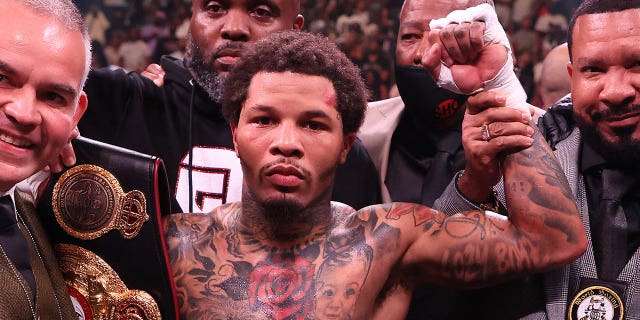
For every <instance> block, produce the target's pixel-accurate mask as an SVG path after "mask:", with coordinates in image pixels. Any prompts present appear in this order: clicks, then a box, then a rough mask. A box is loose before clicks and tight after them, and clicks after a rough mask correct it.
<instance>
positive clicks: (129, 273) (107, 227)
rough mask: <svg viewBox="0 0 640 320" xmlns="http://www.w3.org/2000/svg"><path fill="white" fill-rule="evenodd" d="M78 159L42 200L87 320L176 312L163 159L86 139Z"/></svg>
mask: <svg viewBox="0 0 640 320" xmlns="http://www.w3.org/2000/svg"><path fill="white" fill-rule="evenodd" d="M73 148H74V151H75V153H76V158H77V161H76V165H75V166H74V167H71V168H68V169H67V170H66V171H64V172H62V173H60V174H55V175H53V176H52V177H51V179H50V181H49V184H48V185H47V188H46V190H45V192H44V193H43V195H42V198H41V199H40V200H39V202H38V214H39V218H40V221H41V222H42V225H43V226H44V228H45V230H46V231H47V232H48V234H49V237H50V238H51V240H52V242H53V244H54V248H55V250H56V257H57V259H58V262H59V264H60V268H61V270H62V272H63V275H64V278H65V282H66V283H67V287H68V289H69V293H70V295H71V297H72V298H71V300H72V302H73V303H74V307H75V308H76V311H77V312H78V313H82V314H83V315H84V316H85V318H84V319H96V320H98V319H100V320H102V319H104V320H107V319H140V320H159V319H178V313H177V310H178V307H177V299H176V293H175V286H174V283H173V277H172V273H171V270H170V268H169V260H168V254H167V250H166V245H165V243H164V236H163V228H162V215H163V214H169V213H170V212H171V210H170V195H169V194H170V193H169V188H168V184H167V178H166V172H165V169H164V164H163V163H162V160H161V159H159V158H157V157H152V156H148V155H145V154H141V153H137V152H135V151H131V150H128V149H123V148H119V147H116V146H113V145H108V144H104V143H101V142H98V141H94V140H90V139H87V138H82V137H80V138H78V139H76V140H74V141H73Z"/></svg>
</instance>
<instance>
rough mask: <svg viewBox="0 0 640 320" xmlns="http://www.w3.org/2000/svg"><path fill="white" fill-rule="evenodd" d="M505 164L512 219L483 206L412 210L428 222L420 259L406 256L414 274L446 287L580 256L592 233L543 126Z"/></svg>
mask: <svg viewBox="0 0 640 320" xmlns="http://www.w3.org/2000/svg"><path fill="white" fill-rule="evenodd" d="M502 167H503V168H502V169H503V172H504V181H505V196H506V205H507V210H508V215H509V219H507V218H505V217H503V216H500V215H498V214H496V213H493V212H484V211H469V212H463V213H458V214H456V215H453V216H451V217H448V218H446V219H445V218H442V217H440V213H433V212H429V211H428V210H429V209H425V208H415V209H413V211H412V212H411V213H412V215H413V216H414V217H416V216H424V217H425V218H423V220H425V221H427V222H425V223H424V224H423V226H424V230H423V231H424V234H423V235H422V236H421V237H419V238H418V240H417V241H416V243H414V244H412V245H411V248H410V250H409V251H408V256H411V257H415V258H412V259H410V260H409V261H408V262H410V264H408V266H407V267H408V268H409V270H411V272H413V273H417V274H421V275H422V277H421V279H422V280H423V281H430V282H435V283H438V284H441V285H447V286H459V287H479V286H485V285H490V284H494V283H496V282H500V281H505V280H507V279H510V278H513V277H516V276H520V275H523V274H526V273H533V272H542V271H546V270H549V269H552V268H557V267H560V266H562V265H564V264H566V263H568V262H570V261H572V260H573V259H575V258H577V257H578V256H579V255H580V254H582V252H583V251H584V249H585V247H586V236H585V233H584V229H583V227H582V222H581V220H580V217H579V214H578V210H577V207H576V205H575V202H574V199H573V196H572V193H571V189H570V187H569V184H568V183H567V181H566V177H565V176H564V174H563V171H562V169H561V167H560V165H559V163H558V162H557V161H556V160H555V156H554V155H553V153H552V151H551V149H550V148H549V147H548V146H547V144H546V143H545V142H544V139H543V137H542V135H541V134H540V132H538V131H537V130H536V133H535V134H534V143H533V146H531V147H529V148H527V149H525V150H521V151H518V152H514V153H511V154H508V155H506V156H505V158H504V160H503V162H502ZM403 210H404V211H407V210H408V209H407V208H404V209H403ZM419 212H422V214H420V213H419ZM396 214H397V213H396ZM404 214H407V213H404ZM429 215H430V216H431V218H429ZM416 221H419V220H418V219H416ZM416 225H418V224H417V223H416ZM414 255H415V256H414Z"/></svg>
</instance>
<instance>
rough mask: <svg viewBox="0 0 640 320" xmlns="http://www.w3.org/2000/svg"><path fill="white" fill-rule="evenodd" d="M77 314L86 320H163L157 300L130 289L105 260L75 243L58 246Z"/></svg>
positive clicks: (65, 277) (61, 267)
mask: <svg viewBox="0 0 640 320" xmlns="http://www.w3.org/2000/svg"><path fill="white" fill-rule="evenodd" d="M55 251H56V257H57V258H58V264H59V266H60V269H61V270H62V274H63V276H64V280H65V282H66V284H67V287H68V289H69V294H70V295H71V300H72V302H73V304H74V308H75V310H76V313H78V316H79V317H80V318H81V319H86V320H160V319H161V318H162V317H161V315H160V309H159V308H158V304H157V303H156V302H155V300H154V299H153V297H152V296H151V295H149V294H148V293H147V292H145V291H142V290H130V289H128V288H127V286H126V285H125V284H124V282H122V280H121V279H120V277H119V276H118V274H117V273H116V272H115V271H114V270H113V269H112V268H111V266H109V264H108V263H106V262H105V261H104V260H102V258H100V257H99V256H97V255H96V254H94V253H93V252H91V251H89V250H86V249H84V248H82V247H79V246H75V245H71V244H57V245H56V246H55Z"/></svg>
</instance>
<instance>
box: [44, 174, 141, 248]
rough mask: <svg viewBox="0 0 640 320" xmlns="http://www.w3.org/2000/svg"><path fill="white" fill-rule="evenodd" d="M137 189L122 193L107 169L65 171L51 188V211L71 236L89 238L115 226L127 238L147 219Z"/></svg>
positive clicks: (136, 231) (137, 231) (116, 181)
mask: <svg viewBox="0 0 640 320" xmlns="http://www.w3.org/2000/svg"><path fill="white" fill-rule="evenodd" d="M146 208H147V203H146V199H145V197H144V194H143V193H142V192H141V191H139V190H133V191H130V192H127V193H125V192H124V191H123V190H122V187H121V186H120V183H119V182H118V180H117V179H116V177H114V176H113V175H112V174H111V173H110V172H109V171H107V170H105V169H103V168H101V167H98V166H95V165H90V164H83V165H78V166H75V167H73V168H71V169H69V170H67V171H66V172H65V173H64V174H63V175H62V176H61V177H60V179H59V180H58V182H57V183H56V185H55V186H54V188H53V213H54V215H55V217H56V220H57V221H58V224H59V225H60V226H61V227H62V228H63V229H64V230H65V231H66V232H67V233H68V234H69V235H71V236H73V237H76V238H79V239H83V240H92V239H96V238H99V237H101V236H103V235H104V234H105V233H107V232H109V231H111V230H113V229H118V231H120V233H121V234H122V236H123V237H124V238H126V239H132V238H134V237H135V236H137V235H138V233H139V232H140V229H141V228H142V225H143V223H145V222H146V221H148V220H149V215H148V214H147V212H146V210H147V209H146Z"/></svg>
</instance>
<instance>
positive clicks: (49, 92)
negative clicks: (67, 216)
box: [0, 0, 91, 320]
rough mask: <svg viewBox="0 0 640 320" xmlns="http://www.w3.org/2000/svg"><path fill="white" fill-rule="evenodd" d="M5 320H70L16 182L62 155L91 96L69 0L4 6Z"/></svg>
mask: <svg viewBox="0 0 640 320" xmlns="http://www.w3.org/2000/svg"><path fill="white" fill-rule="evenodd" d="M0 7H1V8H2V10H0V21H2V22H3V23H4V26H3V27H2V28H0V251H1V253H0V279H2V280H1V281H0V283H1V286H2V292H1V293H0V319H41V318H42V319H45V318H46V319H61V320H64V319H73V318H74V317H77V315H76V313H75V312H74V308H73V305H72V303H71V299H70V298H69V293H68V291H67V288H66V285H65V283H64V281H63V279H62V274H61V272H60V270H59V269H58V265H57V262H56V259H55V257H54V255H53V251H52V249H51V246H50V244H49V242H48V240H47V237H46V235H45V233H44V230H43V229H42V227H41V225H40V223H39V222H38V219H37V216H36V213H35V208H34V205H33V202H31V201H29V200H28V199H26V198H25V196H24V195H23V194H22V193H20V192H18V191H16V184H17V183H18V182H20V181H21V180H24V179H26V178H27V177H29V176H31V175H32V174H34V173H36V172H37V171H39V170H41V169H43V168H44V167H45V166H46V165H47V164H48V163H51V162H53V161H54V160H55V159H57V157H58V156H59V155H60V152H61V149H62V146H63V145H65V144H66V143H67V142H68V141H69V140H70V139H71V138H72V137H73V134H72V132H73V129H74V128H75V126H76V124H77V123H78V120H79V119H80V117H81V116H82V114H83V113H84V110H85V109H86V106H87V98H86V96H85V94H84V93H83V92H82V86H83V84H84V80H85V79H86V77H87V74H88V72H89V65H90V59H91V54H90V45H89V36H88V34H87V31H86V28H85V27H84V22H83V19H82V17H81V15H80V13H79V11H78V10H77V8H76V7H75V5H74V4H73V2H71V0H0Z"/></svg>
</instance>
